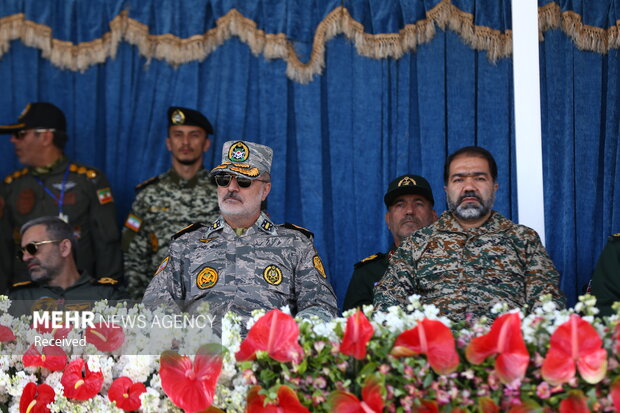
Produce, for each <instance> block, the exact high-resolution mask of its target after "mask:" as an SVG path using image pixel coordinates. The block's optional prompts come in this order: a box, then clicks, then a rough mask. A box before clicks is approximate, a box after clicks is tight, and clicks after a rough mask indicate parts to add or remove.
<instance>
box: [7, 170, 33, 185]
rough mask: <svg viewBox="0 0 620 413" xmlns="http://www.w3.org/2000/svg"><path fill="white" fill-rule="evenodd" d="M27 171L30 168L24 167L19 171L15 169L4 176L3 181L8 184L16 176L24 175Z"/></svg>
mask: <svg viewBox="0 0 620 413" xmlns="http://www.w3.org/2000/svg"><path fill="white" fill-rule="evenodd" d="M29 171H30V169H28V168H24V169H20V170H19V171H15V172H13V173H12V174H11V175H9V176H7V177H6V178H4V183H5V184H7V185H8V184H10V183H11V182H13V181H14V180H16V179H17V178H19V177H21V176H24V175H27V174H28V172H29Z"/></svg>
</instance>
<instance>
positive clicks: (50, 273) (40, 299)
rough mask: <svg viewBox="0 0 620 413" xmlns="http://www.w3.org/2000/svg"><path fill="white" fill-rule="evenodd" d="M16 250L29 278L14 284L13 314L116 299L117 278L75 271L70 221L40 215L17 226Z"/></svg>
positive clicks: (11, 295)
mask: <svg viewBox="0 0 620 413" xmlns="http://www.w3.org/2000/svg"><path fill="white" fill-rule="evenodd" d="M20 235H21V237H20V239H21V245H20V247H19V249H18V250H17V255H18V258H19V259H20V261H23V263H24V264H25V265H26V268H27V270H28V275H29V276H30V280H31V281H24V282H21V283H19V284H15V285H13V287H12V288H11V290H10V292H9V298H10V299H11V300H12V301H13V303H12V308H11V312H12V313H13V314H26V313H30V312H31V311H34V310H55V309H61V308H64V309H67V310H70V309H72V310H86V309H90V308H92V304H93V303H94V302H95V301H98V300H103V299H108V300H117V299H119V298H120V296H121V294H120V293H119V291H118V290H117V289H116V288H115V284H116V280H113V279H110V278H99V279H94V278H93V277H91V275H90V274H88V272H86V271H78V269H77V260H76V258H75V254H74V251H75V250H76V247H77V240H76V238H75V235H74V233H73V229H72V228H71V226H70V225H69V224H67V223H66V222H64V221H63V220H61V219H60V218H57V217H40V218H36V219H33V220H31V221H28V222H27V223H25V224H24V225H23V226H22V227H21V229H20Z"/></svg>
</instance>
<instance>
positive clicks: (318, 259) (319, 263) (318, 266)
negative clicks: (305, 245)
mask: <svg viewBox="0 0 620 413" xmlns="http://www.w3.org/2000/svg"><path fill="white" fill-rule="evenodd" d="M312 263H313V264H314V268H316V269H317V271H318V272H319V274H321V276H322V277H323V278H327V275H326V274H325V267H323V261H321V257H319V256H318V255H315V256H314V258H312Z"/></svg>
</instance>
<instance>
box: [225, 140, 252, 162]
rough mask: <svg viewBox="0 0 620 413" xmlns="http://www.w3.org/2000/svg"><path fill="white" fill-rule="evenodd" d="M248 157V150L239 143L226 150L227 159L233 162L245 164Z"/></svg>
mask: <svg viewBox="0 0 620 413" xmlns="http://www.w3.org/2000/svg"><path fill="white" fill-rule="evenodd" d="M249 156H250V149H249V148H248V147H247V145H246V144H245V143H243V142H241V141H239V142H236V143H233V144H232V145H231V146H230V149H229V150H228V159H230V160H231V161H233V162H245V160H246V159H248V157H249Z"/></svg>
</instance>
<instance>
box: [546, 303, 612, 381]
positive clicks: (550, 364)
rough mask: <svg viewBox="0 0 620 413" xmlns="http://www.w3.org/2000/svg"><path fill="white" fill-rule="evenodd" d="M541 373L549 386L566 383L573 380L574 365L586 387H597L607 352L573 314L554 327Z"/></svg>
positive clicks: (604, 369)
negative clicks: (588, 385) (594, 385)
mask: <svg viewBox="0 0 620 413" xmlns="http://www.w3.org/2000/svg"><path fill="white" fill-rule="evenodd" d="M549 343H550V348H549V351H548V352H547V355H546V357H545V360H544V361H543V365H542V369H541V373H542V376H543V378H544V379H545V380H546V381H547V382H549V384H551V385H553V386H556V385H559V384H562V383H566V382H567V381H569V380H570V379H571V378H573V377H574V376H575V364H577V369H578V370H579V373H580V374H581V377H582V378H583V379H584V380H585V381H587V382H588V383H591V384H594V383H598V382H599V381H601V380H602V379H603V377H605V373H606V371H607V351H605V349H603V348H602V345H603V341H602V340H601V338H600V337H599V335H598V333H597V332H596V330H595V329H594V327H592V325H590V323H588V322H587V321H585V320H583V319H582V318H581V317H579V316H578V315H577V314H571V316H570V320H568V321H567V322H565V323H564V324H562V325H561V326H559V327H558V329H557V330H556V331H555V332H554V333H553V335H552V336H551V340H550V342H549Z"/></svg>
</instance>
